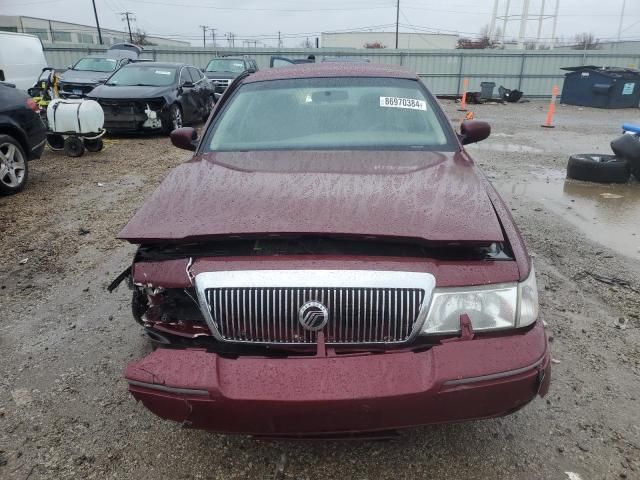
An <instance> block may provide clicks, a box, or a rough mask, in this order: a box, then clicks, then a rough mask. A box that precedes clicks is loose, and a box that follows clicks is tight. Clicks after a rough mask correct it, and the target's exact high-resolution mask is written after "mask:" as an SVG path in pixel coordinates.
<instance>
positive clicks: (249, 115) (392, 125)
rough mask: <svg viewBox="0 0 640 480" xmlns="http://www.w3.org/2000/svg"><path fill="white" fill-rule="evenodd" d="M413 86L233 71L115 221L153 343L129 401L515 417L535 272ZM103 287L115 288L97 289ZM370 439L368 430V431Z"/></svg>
mask: <svg viewBox="0 0 640 480" xmlns="http://www.w3.org/2000/svg"><path fill="white" fill-rule="evenodd" d="M489 132H490V128H489V126H488V125H487V124H486V123H482V122H465V123H464V124H463V125H462V129H461V133H460V134H456V133H455V132H454V130H453V129H452V128H451V126H450V124H449V122H448V121H447V118H446V116H445V115H444V113H443V111H442V109H441V108H440V106H439V105H438V103H437V102H436V100H435V99H434V97H433V96H432V95H431V94H430V93H429V92H428V90H427V89H426V88H425V86H424V84H423V83H422V82H421V81H420V80H419V79H418V77H417V76H416V75H415V74H412V73H410V72H408V71H406V70H402V69H398V68H394V67H384V66H374V65H367V64H335V63H334V64H321V65H303V66H297V67H291V68H282V69H272V70H265V71H260V72H259V73H256V74H254V75H249V74H246V73H245V74H243V75H241V76H240V77H238V78H237V79H236V80H235V81H234V82H233V83H232V84H231V86H230V87H229V88H228V89H227V91H226V92H225V94H224V96H223V97H222V98H221V99H220V101H219V102H218V103H217V105H216V107H215V110H214V111H213V114H212V115H211V117H210V118H209V122H208V124H207V126H206V128H205V130H204V134H203V136H202V138H200V139H198V138H197V137H196V133H195V131H194V130H193V129H191V128H181V129H179V130H175V131H174V132H173V133H172V134H171V139H172V141H173V143H174V145H176V146H178V147H181V148H186V149H190V150H194V151H195V154H194V156H193V158H192V159H191V160H190V161H188V162H186V163H185V164H183V165H181V166H179V167H178V168H176V169H175V170H173V171H172V172H171V173H170V174H169V175H168V177H167V178H166V179H165V180H164V181H163V183H162V184H161V185H160V187H159V188H158V189H157V190H156V191H155V193H154V194H153V195H152V196H151V198H149V199H148V200H147V201H146V203H145V204H144V205H143V206H142V208H141V209H140V210H139V211H138V212H137V213H136V215H135V216H134V217H133V219H131V221H130V222H129V223H128V224H127V225H126V227H125V228H124V229H123V230H122V232H121V233H120V235H119V237H120V238H121V239H124V240H128V241H129V242H132V243H134V244H137V245H139V248H138V251H137V253H136V256H135V259H134V261H133V265H132V267H131V268H130V269H129V270H127V271H126V272H124V273H123V275H121V277H120V280H122V279H125V278H127V277H128V276H130V281H129V284H130V285H131V287H132V288H133V313H134V316H135V318H136V319H137V320H138V322H140V323H141V324H142V325H143V327H144V329H145V331H146V333H147V334H148V336H149V338H150V339H151V341H152V342H153V343H154V344H155V345H156V346H157V347H158V348H156V349H155V350H154V351H153V353H151V354H149V355H148V356H146V357H145V358H143V359H141V360H137V361H134V362H132V363H130V364H129V366H128V367H127V370H126V379H127V381H128V384H129V391H130V392H131V394H132V395H133V396H134V397H135V398H136V399H137V400H139V401H141V402H142V403H143V404H144V405H145V406H146V407H147V408H149V409H150V410H151V411H152V412H154V413H155V414H157V415H158V416H160V417H162V418H165V419H170V420H174V421H177V422H181V423H182V424H184V425H186V426H189V427H193V428H202V429H206V430H211V431H216V432H229V433H243V434H253V435H261V436H271V437H286V436H322V437H329V436H343V435H351V434H356V433H365V432H371V433H372V434H379V433H380V432H384V431H390V430H395V429H398V428H405V427H412V426H417V425H425V424H430V423H440V422H454V421H462V420H471V419H478V418H486V417H495V416H500V415H506V414H509V413H512V412H514V411H516V410H518V409H519V408H522V407H523V406H524V405H526V404H527V403H528V402H530V401H531V400H532V399H534V398H535V397H536V395H544V394H546V393H547V390H548V388H549V380H550V366H549V363H550V362H549V352H548V348H547V340H546V335H545V330H544V327H543V324H542V320H541V319H540V318H539V316H538V292H537V287H536V279H535V274H534V270H533V265H532V263H531V260H530V258H529V255H528V254H527V250H526V247H525V245H524V243H523V241H522V238H521V236H520V234H519V232H518V229H517V228H516V226H515V225H514V223H513V219H512V218H511V215H510V214H509V210H508V208H506V207H505V205H504V203H503V202H502V200H501V199H500V197H499V196H498V194H497V193H496V191H495V190H494V188H493V187H492V186H491V184H490V183H489V182H488V181H487V179H486V178H485V176H484V175H483V174H482V172H481V171H480V170H479V169H478V167H477V166H476V165H475V164H474V162H473V160H472V159H471V158H470V157H469V155H468V153H467V152H466V151H465V150H464V147H463V145H464V144H468V143H472V142H477V141H480V140H483V139H484V138H486V137H487V136H488V135H489ZM116 285H117V282H114V285H113V287H115V286H116ZM375 432H377V433H375Z"/></svg>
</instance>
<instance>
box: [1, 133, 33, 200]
mask: <svg viewBox="0 0 640 480" xmlns="http://www.w3.org/2000/svg"><path fill="white" fill-rule="evenodd" d="M0 153H2V155H1V156H0V195H12V194H14V193H18V192H20V191H21V190H22V189H23V188H24V186H25V185H26V184H27V178H28V176H29V164H28V162H27V155H26V154H25V153H24V150H23V149H22V146H21V145H20V142H18V141H17V140H16V139H15V138H13V137H12V136H11V135H0Z"/></svg>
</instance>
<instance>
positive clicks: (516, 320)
mask: <svg viewBox="0 0 640 480" xmlns="http://www.w3.org/2000/svg"><path fill="white" fill-rule="evenodd" d="M464 314H467V315H468V316H469V319H470V320H471V325H472V327H473V330H474V331H477V332H482V331H491V330H504V329H508V328H516V327H526V326H527V325H531V324H532V323H533V322H535V321H536V319H537V318H538V287H537V284H536V274H535V271H534V269H533V266H532V267H531V270H530V272H529V277H528V278H527V279H526V280H524V281H522V282H518V283H503V284H497V285H487V286H481V287H456V288H436V289H435V290H434V291H433V296H432V297H431V305H430V306H429V314H428V315H427V319H426V321H425V322H424V325H423V326H422V332H421V333H422V335H446V334H455V333H458V332H460V315H464Z"/></svg>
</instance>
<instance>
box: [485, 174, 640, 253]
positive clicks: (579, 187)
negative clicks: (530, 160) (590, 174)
mask: <svg viewBox="0 0 640 480" xmlns="http://www.w3.org/2000/svg"><path fill="white" fill-rule="evenodd" d="M563 176H564V173H563V172H550V171H549V172H544V173H543V174H540V175H536V174H534V177H533V180H532V181H529V182H515V183H509V182H496V188H497V189H498V190H499V191H500V192H501V193H503V194H505V195H511V196H512V197H515V198H519V199H520V200H521V201H534V202H536V203H539V204H541V207H542V208H543V209H545V210H548V211H551V212H552V213H554V214H556V215H560V216H561V217H562V218H564V219H566V220H567V221H568V222H570V223H571V224H572V225H574V226H576V227H577V228H578V229H580V231H582V232H583V233H584V234H585V235H586V236H587V237H588V238H590V239H591V240H593V241H596V242H598V243H600V244H602V245H604V246H606V247H609V248H611V249H612V250H615V251H617V252H620V253H622V254H624V255H627V256H629V257H632V258H634V259H640V183H637V182H635V183H632V184H626V185H604V184H597V183H587V182H578V181H574V180H565V179H564V178H563ZM543 177H546V179H543Z"/></svg>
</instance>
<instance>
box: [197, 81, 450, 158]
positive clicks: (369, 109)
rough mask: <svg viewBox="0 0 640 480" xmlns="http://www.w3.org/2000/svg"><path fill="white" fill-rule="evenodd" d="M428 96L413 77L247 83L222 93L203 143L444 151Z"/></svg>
mask: <svg viewBox="0 0 640 480" xmlns="http://www.w3.org/2000/svg"><path fill="white" fill-rule="evenodd" d="M434 103H435V102H433V100H432V99H431V98H430V97H429V96H427V95H426V92H425V90H424V89H423V88H422V87H421V84H420V83H419V82H418V81H415V80H404V79H394V78H310V79H293V80H277V81H270V82H258V83H249V84H245V85H243V86H241V87H240V89H239V90H238V91H237V93H236V94H235V95H234V96H233V97H232V98H231V99H230V100H229V103H228V105H226V106H225V110H223V112H221V116H220V117H219V120H218V121H217V123H216V125H215V126H214V127H213V129H211V130H210V131H209V134H208V137H207V139H205V141H204V142H203V144H204V145H208V148H209V149H210V150H212V151H237V150H287V149H295V150H323V149H325V150H326V149H374V148H377V149H399V150H409V149H418V150H419V149H427V150H447V149H448V148H443V147H445V146H451V145H452V143H451V140H450V138H449V134H448V133H447V132H449V129H447V128H446V127H444V126H443V124H444V123H445V122H446V119H443V118H441V116H440V115H438V110H437V108H439V107H437V105H435V104H434ZM246 112H251V115H247V114H246Z"/></svg>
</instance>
